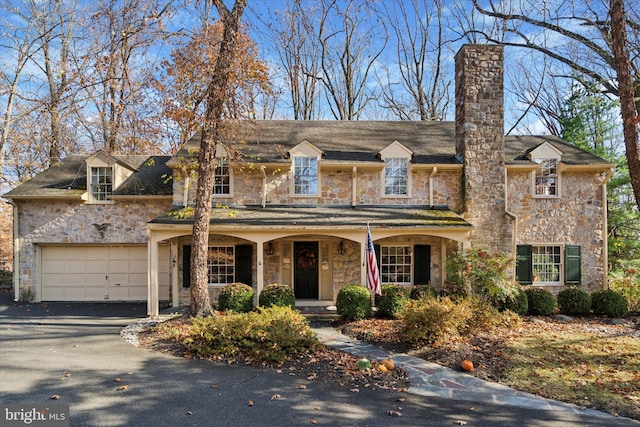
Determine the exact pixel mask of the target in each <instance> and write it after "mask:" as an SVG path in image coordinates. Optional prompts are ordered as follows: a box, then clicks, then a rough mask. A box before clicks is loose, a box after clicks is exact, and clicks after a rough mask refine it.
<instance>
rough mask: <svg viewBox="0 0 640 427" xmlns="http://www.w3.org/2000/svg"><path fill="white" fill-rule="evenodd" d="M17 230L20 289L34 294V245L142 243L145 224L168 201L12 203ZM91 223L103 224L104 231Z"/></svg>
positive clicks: (168, 202) (163, 207)
mask: <svg viewBox="0 0 640 427" xmlns="http://www.w3.org/2000/svg"><path fill="white" fill-rule="evenodd" d="M16 204H17V205H18V221H19V227H20V231H19V233H20V236H21V239H20V252H19V256H18V257H19V268H20V283H21V288H23V289H25V290H26V289H28V288H30V289H31V292H32V293H33V295H35V294H36V291H37V289H36V284H37V271H36V268H37V259H36V244H64V243H66V244H103V245H107V244H143V243H146V242H147V233H146V229H145V227H146V225H147V222H149V221H151V220H152V219H153V218H155V217H156V216H158V215H159V214H160V213H162V212H163V211H165V210H167V209H169V208H170V206H171V201H170V200H153V201H146V202H145V201H131V202H116V203H113V204H84V203H78V202H75V201H70V200H69V201H65V200H61V201H59V200H47V201H41V202H39V201H33V200H30V201H28V202H25V201H16ZM94 224H98V225H104V231H102V230H99V229H98V227H97V226H96V225H94Z"/></svg>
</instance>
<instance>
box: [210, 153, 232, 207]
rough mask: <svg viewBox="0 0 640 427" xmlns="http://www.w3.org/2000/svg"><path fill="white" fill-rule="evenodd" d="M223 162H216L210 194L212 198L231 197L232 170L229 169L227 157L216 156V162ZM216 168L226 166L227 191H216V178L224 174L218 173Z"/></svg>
mask: <svg viewBox="0 0 640 427" xmlns="http://www.w3.org/2000/svg"><path fill="white" fill-rule="evenodd" d="M220 161H221V162H223V164H216V169H215V171H214V178H213V179H214V180H213V194H212V196H213V197H214V198H228V197H233V176H232V170H231V166H230V165H229V159H228V158H227V157H217V158H216V162H220ZM218 168H226V170H227V175H226V176H227V179H228V183H227V184H226V186H227V187H228V189H229V192H228V193H216V186H217V185H218V184H217V183H216V180H217V179H218V177H221V176H222V177H223V176H224V175H219V174H218V173H217V172H218ZM220 185H221V186H224V184H220Z"/></svg>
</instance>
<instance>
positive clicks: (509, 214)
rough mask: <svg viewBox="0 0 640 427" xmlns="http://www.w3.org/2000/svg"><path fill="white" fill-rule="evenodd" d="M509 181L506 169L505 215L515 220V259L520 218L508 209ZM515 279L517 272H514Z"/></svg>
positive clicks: (513, 245)
mask: <svg viewBox="0 0 640 427" xmlns="http://www.w3.org/2000/svg"><path fill="white" fill-rule="evenodd" d="M508 179H509V175H508V173H507V168H504V213H505V214H506V215H507V216H508V217H510V218H511V219H512V220H513V236H512V237H511V252H512V253H513V256H514V259H515V256H516V242H517V237H518V216H517V215H516V214H514V213H513V212H511V211H510V210H509V208H508V205H509V199H508V197H509V191H508V185H507V184H508V182H509V181H508ZM514 277H515V270H514Z"/></svg>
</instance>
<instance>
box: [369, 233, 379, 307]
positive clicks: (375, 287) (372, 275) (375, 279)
mask: <svg viewBox="0 0 640 427" xmlns="http://www.w3.org/2000/svg"><path fill="white" fill-rule="evenodd" d="M367 286H368V287H369V290H370V291H371V292H373V293H375V294H378V295H381V294H382V292H381V290H380V273H379V271H378V261H377V260H376V250H375V248H374V247H373V239H372V238H371V230H370V229H369V224H367Z"/></svg>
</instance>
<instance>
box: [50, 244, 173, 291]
mask: <svg viewBox="0 0 640 427" xmlns="http://www.w3.org/2000/svg"><path fill="white" fill-rule="evenodd" d="M41 259H42V263H41V269H42V270H41V271H42V274H41V282H40V283H41V284H42V301H104V300H109V301H146V300H147V247H146V246H45V247H42V248H41ZM158 280H159V288H160V289H159V292H160V299H161V300H168V299H169V246H168V245H162V246H160V247H159V274H158Z"/></svg>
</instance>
